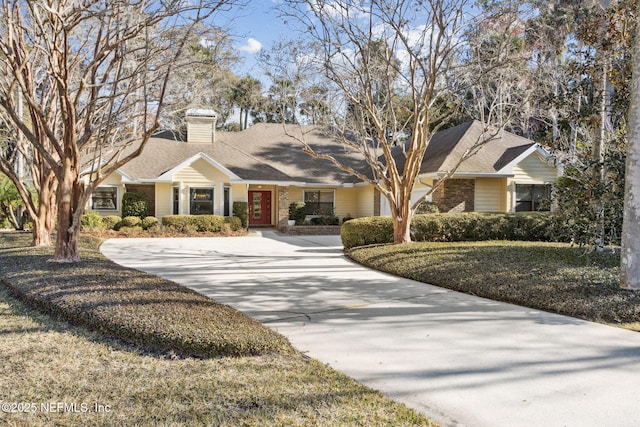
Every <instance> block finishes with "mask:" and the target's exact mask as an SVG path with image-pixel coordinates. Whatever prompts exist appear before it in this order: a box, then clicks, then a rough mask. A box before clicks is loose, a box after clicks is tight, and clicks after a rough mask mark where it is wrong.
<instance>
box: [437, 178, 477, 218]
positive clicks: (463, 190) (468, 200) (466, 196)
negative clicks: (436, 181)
mask: <svg viewBox="0 0 640 427" xmlns="http://www.w3.org/2000/svg"><path fill="white" fill-rule="evenodd" d="M475 188H476V181H475V180H474V179H448V180H447V181H445V183H444V184H443V185H442V187H440V188H439V189H438V190H437V191H436V192H434V193H433V195H432V196H431V200H432V201H433V202H434V203H436V205H438V209H440V212H473V210H474V209H475V206H474V199H475Z"/></svg>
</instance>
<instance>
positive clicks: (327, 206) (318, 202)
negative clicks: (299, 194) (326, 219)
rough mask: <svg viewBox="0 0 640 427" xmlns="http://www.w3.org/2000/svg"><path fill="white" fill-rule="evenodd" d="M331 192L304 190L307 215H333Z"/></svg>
mask: <svg viewBox="0 0 640 427" xmlns="http://www.w3.org/2000/svg"><path fill="white" fill-rule="evenodd" d="M333 199H334V197H333V190H305V192H304V204H305V208H306V210H307V215H322V214H328V213H331V214H333Z"/></svg>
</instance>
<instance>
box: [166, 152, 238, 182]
mask: <svg viewBox="0 0 640 427" xmlns="http://www.w3.org/2000/svg"><path fill="white" fill-rule="evenodd" d="M198 160H204V161H205V162H207V163H208V164H209V165H211V166H213V167H214V168H216V169H218V170H219V171H221V172H222V173H224V174H225V175H227V176H228V177H229V179H230V180H231V181H240V180H241V178H240V177H239V176H238V175H236V174H235V173H233V172H232V171H231V170H229V169H227V168H226V167H225V166H223V165H221V164H220V163H218V162H217V161H215V160H214V159H212V158H211V157H209V156H208V155H207V154H205V153H203V152H202V151H201V152H199V153H197V154H195V155H193V156H191V157H189V158H188V159H186V160H185V161H183V162H182V163H180V164H179V165H177V166H175V167H173V168H171V169H170V170H168V171H166V172H165V173H163V174H162V175H160V176H159V177H158V178H156V181H167V182H171V181H173V180H174V179H173V177H174V175H176V174H178V173H180V172H181V171H183V170H184V169H186V168H187V167H189V166H191V165H192V164H193V163H195V162H196V161H198Z"/></svg>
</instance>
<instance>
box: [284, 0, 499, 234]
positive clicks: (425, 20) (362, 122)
mask: <svg viewBox="0 0 640 427" xmlns="http://www.w3.org/2000/svg"><path fill="white" fill-rule="evenodd" d="M284 3H286V4H287V6H288V8H287V9H286V10H284V13H285V14H286V15H288V16H294V17H296V18H297V19H298V22H301V23H302V26H301V30H302V31H303V32H304V33H305V36H306V37H312V38H313V40H314V42H315V45H316V46H320V49H321V52H320V53H318V55H317V58H316V60H317V63H318V64H319V66H318V68H319V69H320V70H321V72H322V73H323V74H324V75H325V76H326V78H327V79H328V80H330V82H331V88H330V92H335V93H339V94H340V95H341V96H342V100H343V104H342V105H341V106H338V107H335V106H333V111H334V112H336V113H338V115H335V116H334V123H333V125H334V126H335V128H336V129H337V132H336V134H337V138H339V139H340V140H341V142H342V143H343V144H344V145H345V146H346V147H348V149H350V150H354V151H357V152H359V153H360V154H361V155H362V157H363V158H364V160H365V161H366V163H367V164H368V165H369V166H370V173H365V172H364V171H362V170H361V169H358V168H355V167H353V165H346V164H344V163H343V162H341V161H340V160H338V159H337V158H336V157H334V156H331V155H328V154H326V153H321V152H318V151H316V150H314V148H313V147H312V146H310V145H309V144H307V143H306V142H305V138H304V136H302V137H300V136H298V139H299V140H300V141H301V142H302V143H303V144H304V149H305V151H306V152H307V153H308V154H310V155H312V156H315V157H317V158H323V159H326V160H329V161H331V162H333V163H334V164H335V165H336V166H337V167H339V168H341V169H343V170H345V171H348V172H350V173H352V174H353V175H355V176H357V177H359V178H360V179H362V180H363V181H365V182H368V183H370V184H371V185H373V186H374V187H375V188H376V189H377V190H378V191H379V192H380V194H381V195H382V196H383V197H385V198H386V199H387V200H388V202H389V205H390V210H391V217H392V220H393V224H394V242H395V243H403V242H408V241H410V240H411V236H410V225H411V219H412V217H413V214H414V212H415V209H416V208H417V206H418V205H419V203H420V202H421V201H422V200H419V201H418V202H416V203H413V204H412V202H411V193H412V190H413V187H414V183H415V182H416V178H417V176H418V174H419V173H420V167H421V165H422V161H423V157H424V154H425V151H426V149H427V146H428V144H429V142H430V141H431V138H432V137H433V135H434V134H435V133H436V132H437V131H438V130H440V129H441V128H442V127H443V126H447V125H448V124H449V123H450V122H451V121H452V120H453V119H455V118H458V117H459V114H460V111H461V109H462V108H463V106H464V104H465V99H466V98H468V96H469V95H470V91H469V87H470V85H472V84H473V83H470V82H469V81H468V80H469V78H471V79H476V78H477V74H476V75H474V74H473V73H468V72H467V74H466V76H465V77H464V78H462V77H461V75H462V74H463V71H464V70H465V64H463V63H462V60H463V58H464V57H465V56H466V57H468V56H469V51H468V49H467V48H466V46H467V43H466V41H467V39H466V32H467V31H468V30H469V29H470V28H473V27H474V26H476V25H478V23H479V22H478V21H477V20H475V21H474V20H472V19H471V18H470V17H469V15H468V13H469V10H471V7H470V6H471V5H470V2H469V1H467V0H428V1H412V0H398V1H395V0H394V1H390V0H370V1H366V2H362V1H357V0H333V1H317V0H287V1H285V2H284ZM497 66H498V63H497V62H495V63H494V67H497ZM465 79H466V81H465ZM463 82H464V83H463ZM488 101H489V102H490V103H492V105H486V104H485V105H483V106H482V108H478V109H477V111H482V113H483V114H484V115H485V117H492V116H494V111H495V107H496V106H497V103H499V102H501V101H500V98H498V97H493V98H492V99H490V100H488ZM503 119H504V117H503ZM503 122H506V120H503ZM485 129H486V134H485V135H484V137H482V138H481V139H479V140H478V143H477V144H476V145H475V146H474V147H473V148H472V149H470V150H469V151H468V152H467V153H466V154H465V155H464V156H463V157H462V158H461V159H460V162H462V161H464V160H465V159H466V158H468V157H469V156H471V155H473V154H474V153H475V152H476V151H477V149H478V148H479V147H481V146H482V144H484V143H485V142H486V141H487V140H489V139H491V138H492V137H493V136H495V135H496V133H497V132H499V131H500V130H499V128H498V129H497V130H490V129H491V128H490V127H489V126H486V127H485ZM290 135H291V136H292V137H295V134H294V133H293V132H291V133H290ZM298 135H299V134H298ZM303 135H304V134H303ZM454 172H455V170H451V171H449V172H448V174H447V176H445V179H446V178H447V177H450V176H451V175H452V174H453V173H454ZM443 182H444V179H442V180H439V181H438V183H437V184H436V186H435V187H434V188H433V189H432V190H431V192H433V191H435V190H436V189H437V188H438V186H440V185H442V183H443Z"/></svg>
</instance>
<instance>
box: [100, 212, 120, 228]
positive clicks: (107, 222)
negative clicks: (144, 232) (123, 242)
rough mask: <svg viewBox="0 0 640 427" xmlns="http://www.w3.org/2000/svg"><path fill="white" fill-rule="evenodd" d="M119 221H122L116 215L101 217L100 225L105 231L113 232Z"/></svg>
mask: <svg viewBox="0 0 640 427" xmlns="http://www.w3.org/2000/svg"><path fill="white" fill-rule="evenodd" d="M120 221H122V218H120V217H119V216H117V215H108V216H103V217H102V224H103V225H104V228H105V230H115V229H116V228H117V227H118V225H119V224H120Z"/></svg>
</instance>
